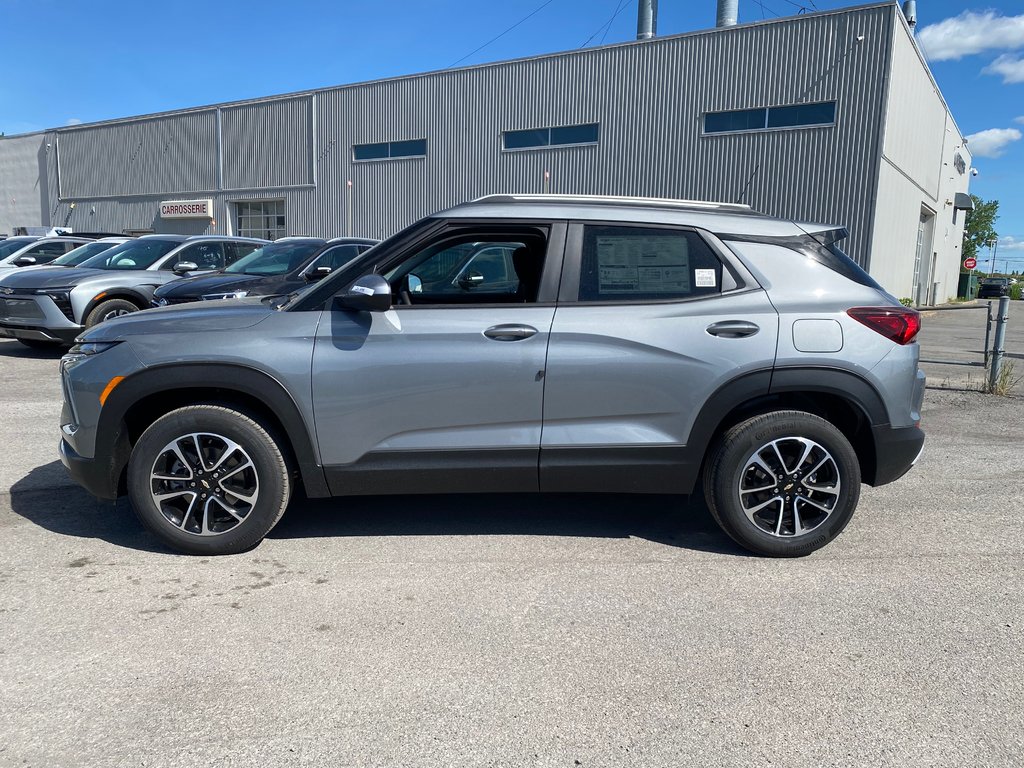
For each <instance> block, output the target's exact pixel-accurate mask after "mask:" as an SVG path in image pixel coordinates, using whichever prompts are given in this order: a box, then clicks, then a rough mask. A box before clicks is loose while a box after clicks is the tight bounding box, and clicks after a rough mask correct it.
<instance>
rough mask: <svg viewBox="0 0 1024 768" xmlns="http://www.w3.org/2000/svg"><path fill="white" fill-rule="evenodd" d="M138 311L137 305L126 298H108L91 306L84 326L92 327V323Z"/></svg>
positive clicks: (96, 323) (95, 323)
mask: <svg viewBox="0 0 1024 768" xmlns="http://www.w3.org/2000/svg"><path fill="white" fill-rule="evenodd" d="M138 311H139V307H138V306H137V305H135V304H132V302H130V301H128V300H127V299H108V300H107V301H102V302H100V303H99V304H97V305H96V306H95V307H93V310H92V312H90V313H89V314H88V316H87V317H86V318H85V327H86V328H92V327H93V326H94V325H99V324H100V323H102V322H103V321H104V320H110V319H111V318H112V317H119V316H120V315H126V314H129V313H131V312H138Z"/></svg>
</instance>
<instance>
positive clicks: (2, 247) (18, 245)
mask: <svg viewBox="0 0 1024 768" xmlns="http://www.w3.org/2000/svg"><path fill="white" fill-rule="evenodd" d="M32 242H35V241H34V240H14V239H11V240H0V259H5V258H7V257H8V256H10V255H11V254H12V253H14V252H15V251H20V250H21V249H22V248H24V247H25V246H26V245H28V244H29V243H32Z"/></svg>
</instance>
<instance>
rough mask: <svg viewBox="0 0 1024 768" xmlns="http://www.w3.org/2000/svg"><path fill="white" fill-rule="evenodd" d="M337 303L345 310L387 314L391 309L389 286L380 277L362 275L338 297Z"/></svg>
mask: <svg viewBox="0 0 1024 768" xmlns="http://www.w3.org/2000/svg"><path fill="white" fill-rule="evenodd" d="M338 301H339V302H340V303H341V306H343V307H344V308H345V309H355V310H357V311H360V312H387V311H388V310H389V309H391V284H390V283H388V281H387V280H385V279H384V278H383V277H381V276H380V275H374V274H370V275H363V276H362V277H360V278H359V279H358V280H356V281H355V282H354V283H352V285H351V286H349V289H348V290H347V291H345V292H344V293H342V294H339V295H338Z"/></svg>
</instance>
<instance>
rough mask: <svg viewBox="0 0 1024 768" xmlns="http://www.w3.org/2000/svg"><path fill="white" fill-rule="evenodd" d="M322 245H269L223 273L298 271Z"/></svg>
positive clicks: (258, 249) (250, 273) (262, 273)
mask: <svg viewBox="0 0 1024 768" xmlns="http://www.w3.org/2000/svg"><path fill="white" fill-rule="evenodd" d="M323 245H324V244H323V243H308V242H306V243H270V244H269V245H265V246H263V247H262V248H257V249H256V250H255V251H253V252H252V253H250V254H249V255H248V256H243V257H242V258H241V259H239V260H238V261H236V262H235V263H234V264H232V265H231V266H230V267H228V268H227V269H225V270H224V271H225V272H230V273H232V274H238V275H283V274H286V273H288V272H291V271H293V270H295V269H298V268H299V267H301V266H302V264H303V263H304V262H305V261H306V260H307V259H308V258H309V257H310V256H312V255H313V254H314V253H316V252H317V251H319V250H320V249H321V248H323Z"/></svg>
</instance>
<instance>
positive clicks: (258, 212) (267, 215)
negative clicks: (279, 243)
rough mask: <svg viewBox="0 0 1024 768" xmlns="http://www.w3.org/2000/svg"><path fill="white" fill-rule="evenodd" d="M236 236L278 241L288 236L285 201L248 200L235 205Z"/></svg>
mask: <svg viewBox="0 0 1024 768" xmlns="http://www.w3.org/2000/svg"><path fill="white" fill-rule="evenodd" d="M235 234H237V235H238V236H239V237H256V238H259V239H261V240H277V239H278V238H281V237H284V236H285V235H286V234H287V227H286V226H285V211H284V200H255V201H253V200H247V201H245V202H238V203H235Z"/></svg>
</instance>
